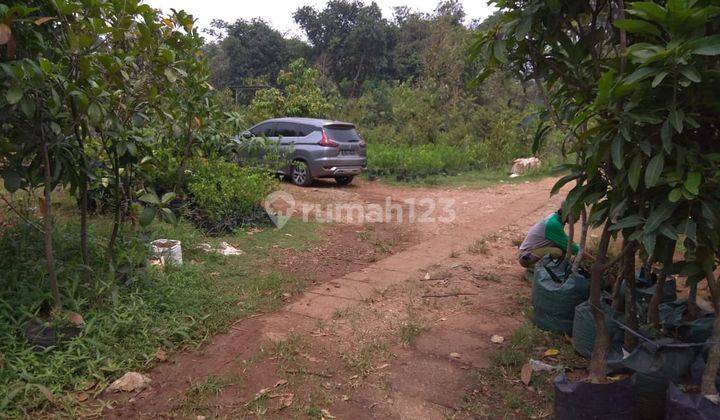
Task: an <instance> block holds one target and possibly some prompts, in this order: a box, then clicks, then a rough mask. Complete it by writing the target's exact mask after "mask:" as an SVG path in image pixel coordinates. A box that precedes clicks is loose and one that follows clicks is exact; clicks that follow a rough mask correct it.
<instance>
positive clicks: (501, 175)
mask: <svg viewBox="0 0 720 420" xmlns="http://www.w3.org/2000/svg"><path fill="white" fill-rule="evenodd" d="M508 167H509V166H508ZM560 173H561V172H560V171H558V170H557V169H555V167H554V166H553V165H552V164H545V165H543V166H542V167H540V168H537V169H533V170H531V171H528V172H527V173H525V174H523V175H522V176H519V177H517V178H510V177H509V175H508V172H507V169H477V170H470V171H463V172H458V173H455V174H452V175H427V176H417V177H414V178H409V179H408V178H403V179H398V177H397V176H395V175H383V176H380V177H379V178H378V179H379V180H381V181H382V182H385V183H387V184H389V185H394V186H403V187H462V188H473V189H478V188H485V187H490V186H493V185H497V184H519V183H523V182H525V181H537V180H540V179H543V178H547V177H550V176H556V175H558V174H560Z"/></svg>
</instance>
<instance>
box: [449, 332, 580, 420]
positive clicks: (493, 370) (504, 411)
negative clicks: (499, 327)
mask: <svg viewBox="0 0 720 420" xmlns="http://www.w3.org/2000/svg"><path fill="white" fill-rule="evenodd" d="M548 348H555V349H558V350H559V351H560V354H559V355H558V356H556V357H553V358H550V359H549V358H546V357H544V352H545V350H546V349H548ZM531 358H532V359H535V360H542V361H544V362H546V363H548V364H551V365H564V366H576V365H581V364H583V362H584V360H583V359H581V358H580V357H579V356H577V355H576V354H575V352H574V350H573V349H572V346H571V345H570V344H569V343H567V342H566V341H565V340H564V338H563V337H561V336H559V335H556V334H551V333H547V332H545V331H541V330H540V329H538V328H537V327H535V326H534V325H532V324H531V323H530V322H529V321H528V322H526V323H525V324H524V325H523V326H521V327H520V328H518V329H517V330H516V331H515V332H513V334H512V336H511V337H510V340H509V344H508V345H506V346H504V347H503V348H502V349H498V350H496V351H495V352H494V353H493V354H492V355H491V357H490V366H489V367H488V368H486V369H482V370H479V371H477V372H476V379H475V384H474V389H472V390H470V391H469V392H468V393H467V394H466V396H465V399H464V400H465V405H464V409H463V410H464V411H466V412H468V413H470V414H471V415H473V416H477V417H483V418H484V417H488V418H517V417H519V416H520V417H524V418H544V417H548V416H549V415H550V414H551V413H552V403H553V384H552V381H553V378H554V376H555V374H554V373H547V372H534V373H533V374H532V382H531V384H530V385H531V386H530V387H526V386H525V385H524V384H523V383H522V382H520V380H519V379H520V371H521V369H522V366H523V365H524V364H525V363H527V362H528V361H529V360H530V359H531Z"/></svg>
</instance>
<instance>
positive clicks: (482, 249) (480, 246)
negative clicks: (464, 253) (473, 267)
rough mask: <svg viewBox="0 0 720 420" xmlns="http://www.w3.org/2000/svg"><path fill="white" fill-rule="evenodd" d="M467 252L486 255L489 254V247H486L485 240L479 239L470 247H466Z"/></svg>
mask: <svg viewBox="0 0 720 420" xmlns="http://www.w3.org/2000/svg"><path fill="white" fill-rule="evenodd" d="M468 252H469V253H471V254H473V255H477V254H483V255H485V254H487V253H489V252H490V246H489V245H488V242H487V239H485V238H481V239H478V240H477V241H475V242H473V244H472V245H470V246H469V247H468Z"/></svg>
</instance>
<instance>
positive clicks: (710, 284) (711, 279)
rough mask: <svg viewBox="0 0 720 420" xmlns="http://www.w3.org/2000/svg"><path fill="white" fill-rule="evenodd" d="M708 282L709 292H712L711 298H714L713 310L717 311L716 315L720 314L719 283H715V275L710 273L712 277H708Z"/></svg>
mask: <svg viewBox="0 0 720 420" xmlns="http://www.w3.org/2000/svg"><path fill="white" fill-rule="evenodd" d="M707 282H708V290H709V291H710V297H711V298H712V304H713V309H714V310H715V313H716V314H719V313H720V310H719V309H720V305H719V304H718V303H719V302H720V296H718V290H717V283H716V282H715V275H714V274H713V273H712V271H711V272H710V275H708V276H707Z"/></svg>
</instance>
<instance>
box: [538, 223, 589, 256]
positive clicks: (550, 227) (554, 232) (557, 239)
mask: <svg viewBox="0 0 720 420" xmlns="http://www.w3.org/2000/svg"><path fill="white" fill-rule="evenodd" d="M545 239H547V240H548V241H550V242H552V243H554V244H555V245H557V246H558V247H559V248H560V249H562V250H563V251H565V250H566V249H567V244H568V241H569V240H570V238H568V236H567V234H566V233H565V229H563V225H562V223H561V222H560V217H559V216H558V215H553V216H552V217H550V218H549V219H548V221H547V222H546V223H545ZM571 250H572V253H573V254H577V253H578V252H579V251H580V247H579V246H578V244H572V245H571Z"/></svg>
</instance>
